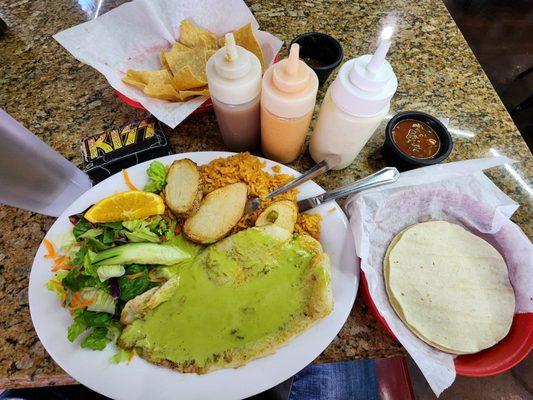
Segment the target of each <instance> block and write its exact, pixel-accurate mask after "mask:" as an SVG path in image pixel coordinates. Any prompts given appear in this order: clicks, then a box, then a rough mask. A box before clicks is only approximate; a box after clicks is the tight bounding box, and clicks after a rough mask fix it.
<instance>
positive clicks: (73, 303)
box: [70, 292, 94, 312]
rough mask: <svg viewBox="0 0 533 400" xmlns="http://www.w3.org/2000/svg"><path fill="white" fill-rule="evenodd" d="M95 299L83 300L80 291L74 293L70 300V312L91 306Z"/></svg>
mask: <svg viewBox="0 0 533 400" xmlns="http://www.w3.org/2000/svg"><path fill="white" fill-rule="evenodd" d="M93 301H94V299H93V298H92V297H91V298H90V299H87V300H83V299H82V297H81V295H80V294H79V293H78V292H74V293H73V294H72V299H71V300H70V312H74V311H75V310H78V309H80V308H85V307H88V306H90V305H91V304H92V303H93Z"/></svg>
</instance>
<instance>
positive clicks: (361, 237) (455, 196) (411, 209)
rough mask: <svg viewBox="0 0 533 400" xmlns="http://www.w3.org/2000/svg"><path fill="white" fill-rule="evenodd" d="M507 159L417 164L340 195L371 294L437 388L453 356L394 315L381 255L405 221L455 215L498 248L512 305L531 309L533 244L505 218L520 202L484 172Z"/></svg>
mask: <svg viewBox="0 0 533 400" xmlns="http://www.w3.org/2000/svg"><path fill="white" fill-rule="evenodd" d="M510 162H512V161H511V160H509V159H507V158H505V157H495V158H487V159H479V160H468V161H460V162H455V163H448V164H441V165H435V166H431V167H426V168H420V169H417V170H413V171H409V172H406V173H402V175H401V176H400V179H399V180H398V181H397V182H396V183H394V184H391V185H386V186H382V187H379V188H375V189H372V190H369V191H365V192H362V193H360V194H357V195H355V196H352V197H351V198H349V199H348V201H347V202H346V206H345V208H346V211H347V213H348V215H349V217H350V225H351V228H352V231H353V234H354V239H355V246H356V250H357V255H358V257H359V258H360V259H361V269H362V270H363V271H364V273H365V277H366V280H367V284H368V288H369V292H370V295H371V296H372V300H373V302H374V304H375V305H376V307H377V309H378V311H379V313H380V314H381V315H382V316H383V318H384V319H385V320H386V322H387V324H388V325H389V327H390V329H391V330H392V332H393V333H394V335H395V336H396V338H397V339H398V340H399V341H400V343H401V344H402V345H403V346H404V347H405V349H406V350H407V351H408V352H409V354H410V355H411V357H413V359H414V360H415V362H416V363H417V364H418V366H419V368H420V370H421V371H422V373H423V374H424V376H425V377H426V379H427V381H428V383H429V385H430V386H431V388H432V389H433V391H434V392H435V394H437V395H439V394H440V393H442V391H443V390H444V389H446V388H447V387H449V386H450V385H451V384H452V383H453V381H454V380H455V367H454V361H453V359H454V356H453V355H451V354H448V353H445V352H442V351H440V350H437V349H435V348H434V347H431V346H429V345H428V344H426V343H425V342H423V341H422V340H420V339H419V338H418V337H417V336H415V335H414V334H413V333H412V332H411V331H410V330H409V329H408V328H407V327H406V326H405V325H404V324H403V322H402V321H401V320H400V319H399V318H398V316H397V315H396V313H395V312H394V310H393V309H392V307H391V305H390V303H389V301H388V298H387V294H386V291H385V284H384V279H383V271H382V265H383V258H384V255H385V252H386V249H387V247H388V245H389V243H390V241H391V240H392V238H393V237H394V236H395V235H396V234H397V233H398V232H400V231H401V230H403V229H404V228H406V227H408V226H410V225H413V224H415V223H418V222H424V221H428V220H446V221H449V222H452V223H457V224H459V225H462V226H464V227H466V228H467V229H469V230H470V231H471V232H473V233H475V234H476V235H478V236H480V237H482V238H483V239H485V240H487V241H488V242H489V243H491V244H492V245H493V246H494V247H495V248H496V249H498V251H499V252H500V253H501V254H502V255H503V257H504V258H505V261H506V263H507V266H508V269H509V278H510V280H511V283H512V285H513V289H514V291H515V296H516V309H515V313H520V312H532V311H533V302H532V300H531V297H530V293H532V292H533V246H532V245H531V242H530V241H529V239H528V238H527V236H526V235H525V234H524V233H523V232H522V230H521V229H520V228H519V227H518V226H517V225H516V224H514V223H513V222H511V220H510V219H509V218H510V217H511V215H512V214H513V213H514V211H516V209H517V208H518V205H517V204H516V203H515V202H514V201H513V200H511V199H510V198H509V197H508V196H507V195H505V193H503V192H502V191H501V190H500V189H499V188H498V187H497V186H496V185H495V184H494V183H493V182H492V181H491V180H490V179H489V178H487V177H486V176H485V175H484V174H483V172H482V171H483V170H484V169H487V168H490V167H494V166H498V165H502V164H504V163H510Z"/></svg>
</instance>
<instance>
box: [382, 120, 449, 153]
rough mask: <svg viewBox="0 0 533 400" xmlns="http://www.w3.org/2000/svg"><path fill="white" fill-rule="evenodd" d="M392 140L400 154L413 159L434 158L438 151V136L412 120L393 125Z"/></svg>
mask: <svg viewBox="0 0 533 400" xmlns="http://www.w3.org/2000/svg"><path fill="white" fill-rule="evenodd" d="M392 138H393V139H394V143H395V144H396V146H398V148H399V149H400V150H401V151H402V152H404V153H405V154H407V155H408V156H411V157H414V158H420V159H428V158H434V157H435V156H436V155H437V153H438V152H439V150H440V138H439V135H437V133H436V132H435V131H434V130H433V129H432V128H431V127H430V126H429V125H428V124H425V123H424V122H421V121H416V120H414V119H404V120H402V121H400V122H398V123H397V124H396V125H394V127H393V128H392Z"/></svg>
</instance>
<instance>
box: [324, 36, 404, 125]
mask: <svg viewBox="0 0 533 400" xmlns="http://www.w3.org/2000/svg"><path fill="white" fill-rule="evenodd" d="M392 32H393V28H392V27H391V26H388V27H385V28H384V29H383V31H382V32H381V41H380V44H379V46H378V48H377V50H376V52H375V53H374V55H371V54H366V55H364V56H360V57H357V58H353V59H351V60H349V61H347V62H346V63H344V65H343V66H342V67H341V69H340V70H339V74H338V75H337V77H336V78H335V80H334V81H333V83H332V84H331V98H332V100H333V101H334V102H335V104H336V105H337V107H339V108H340V109H341V110H343V111H344V112H346V113H348V114H351V115H354V116H358V117H371V116H373V115H376V114H379V113H380V112H381V111H382V110H383V109H384V108H385V107H387V106H388V105H389V103H390V100H391V98H392V96H394V93H396V89H397V88H398V80H397V79H396V75H395V74H394V71H393V70H392V67H391V65H390V64H389V62H388V61H387V60H385V56H386V55H387V51H388V50H389V47H390V44H391V36H392Z"/></svg>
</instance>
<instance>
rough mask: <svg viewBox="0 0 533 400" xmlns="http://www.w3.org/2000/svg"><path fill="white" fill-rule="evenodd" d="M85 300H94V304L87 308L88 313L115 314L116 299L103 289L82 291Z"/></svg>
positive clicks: (85, 289)
mask: <svg viewBox="0 0 533 400" xmlns="http://www.w3.org/2000/svg"><path fill="white" fill-rule="evenodd" d="M81 297H82V299H83V300H89V299H92V303H91V304H90V305H89V306H88V307H87V310H88V311H96V312H105V313H109V314H114V313H115V299H114V298H113V296H111V295H110V294H109V293H107V292H106V291H105V290H102V289H96V288H84V289H82V290H81Z"/></svg>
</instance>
